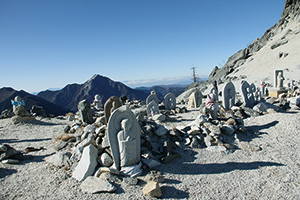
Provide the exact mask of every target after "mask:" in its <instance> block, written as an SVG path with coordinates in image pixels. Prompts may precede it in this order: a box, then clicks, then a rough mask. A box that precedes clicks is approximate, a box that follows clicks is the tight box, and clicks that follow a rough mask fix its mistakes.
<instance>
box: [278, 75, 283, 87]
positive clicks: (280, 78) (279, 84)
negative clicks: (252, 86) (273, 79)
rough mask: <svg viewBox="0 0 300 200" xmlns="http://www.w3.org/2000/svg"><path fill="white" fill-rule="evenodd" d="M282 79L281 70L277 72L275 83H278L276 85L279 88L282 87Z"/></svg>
mask: <svg viewBox="0 0 300 200" xmlns="http://www.w3.org/2000/svg"><path fill="white" fill-rule="evenodd" d="M283 80H284V78H283V76H282V72H279V73H278V76H277V83H278V85H277V87H278V88H279V89H280V88H282V87H283Z"/></svg>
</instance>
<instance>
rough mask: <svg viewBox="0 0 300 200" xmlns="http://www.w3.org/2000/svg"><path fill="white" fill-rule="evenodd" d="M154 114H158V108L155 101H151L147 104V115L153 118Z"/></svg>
mask: <svg viewBox="0 0 300 200" xmlns="http://www.w3.org/2000/svg"><path fill="white" fill-rule="evenodd" d="M155 114H159V108H158V104H157V103H156V101H155V100H152V101H151V102H150V103H148V104H147V115H148V116H152V117H153V116H154V115H155Z"/></svg>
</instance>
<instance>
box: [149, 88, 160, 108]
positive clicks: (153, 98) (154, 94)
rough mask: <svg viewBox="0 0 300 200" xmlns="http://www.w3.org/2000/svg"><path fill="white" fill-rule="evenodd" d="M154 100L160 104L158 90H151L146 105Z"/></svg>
mask: <svg viewBox="0 0 300 200" xmlns="http://www.w3.org/2000/svg"><path fill="white" fill-rule="evenodd" d="M153 100H154V101H155V102H156V103H157V105H158V104H159V100H158V98H157V95H156V92H155V91H154V90H153V91H151V94H150V95H149V96H148V97H147V99H146V105H148V104H149V103H150V102H151V101H153Z"/></svg>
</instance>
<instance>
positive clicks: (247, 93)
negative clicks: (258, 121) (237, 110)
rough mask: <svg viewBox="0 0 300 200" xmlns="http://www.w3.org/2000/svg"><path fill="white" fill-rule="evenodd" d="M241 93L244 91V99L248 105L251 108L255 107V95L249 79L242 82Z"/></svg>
mask: <svg viewBox="0 0 300 200" xmlns="http://www.w3.org/2000/svg"><path fill="white" fill-rule="evenodd" d="M254 87H255V86H254ZM241 93H242V97H243V101H244V102H245V104H246V106H247V107H249V108H253V106H254V105H255V100H254V96H253V91H252V87H251V86H250V85H249V83H248V82H247V81H244V82H243V83H242V84H241Z"/></svg>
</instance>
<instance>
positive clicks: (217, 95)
mask: <svg viewBox="0 0 300 200" xmlns="http://www.w3.org/2000/svg"><path fill="white" fill-rule="evenodd" d="M210 93H213V94H214V95H216V100H217V101H219V94H218V90H217V89H216V88H215V87H213V88H211V90H210Z"/></svg>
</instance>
